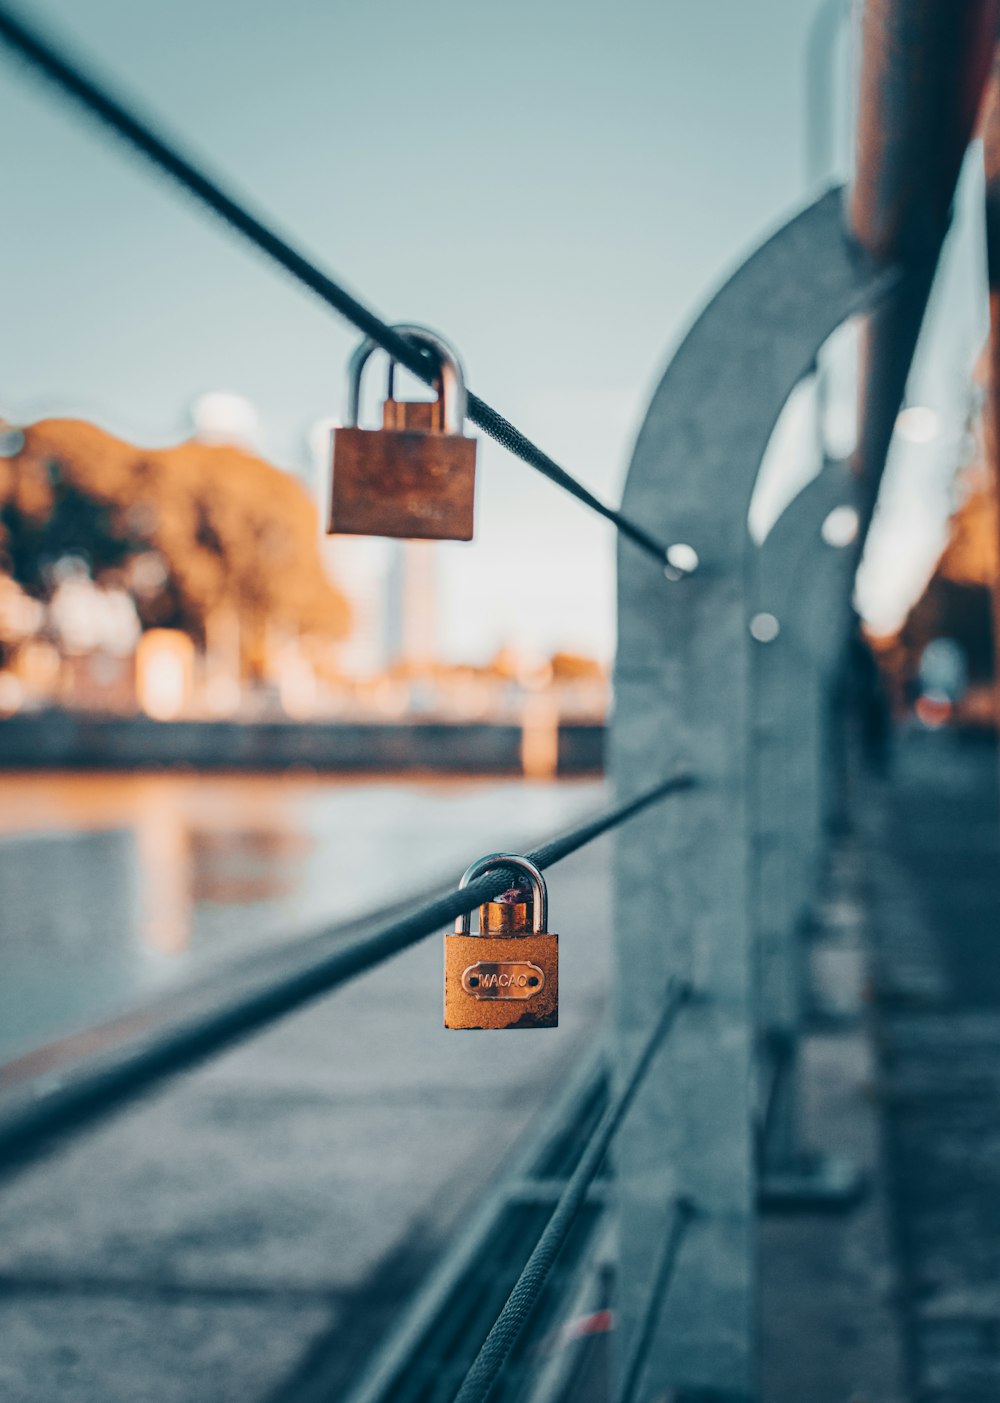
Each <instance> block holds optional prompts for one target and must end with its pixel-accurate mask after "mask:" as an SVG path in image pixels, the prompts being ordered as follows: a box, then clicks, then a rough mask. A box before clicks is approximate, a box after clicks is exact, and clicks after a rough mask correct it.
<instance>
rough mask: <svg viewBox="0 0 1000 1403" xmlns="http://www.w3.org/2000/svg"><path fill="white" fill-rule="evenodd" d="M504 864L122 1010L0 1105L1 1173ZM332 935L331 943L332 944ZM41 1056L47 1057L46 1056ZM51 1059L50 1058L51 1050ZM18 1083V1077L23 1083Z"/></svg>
mask: <svg viewBox="0 0 1000 1403" xmlns="http://www.w3.org/2000/svg"><path fill="white" fill-rule="evenodd" d="M692 784H693V780H692V778H691V776H690V775H688V774H687V773H686V772H678V773H676V774H674V775H671V776H670V777H669V778H667V779H665V780H662V781H661V782H660V783H659V784H656V785H654V786H652V788H650V789H647V790H644V791H643V792H642V793H641V794H638V795H636V796H635V797H634V798H632V799H628V800H626V801H624V802H623V803H619V804H615V805H613V806H611V807H610V808H608V809H605V810H604V811H603V812H602V813H599V814H597V815H595V816H594V817H593V818H591V819H588V820H587V821H586V822H584V823H582V824H579V825H578V826H577V827H575V828H572V829H570V830H569V831H568V832H566V833H564V834H561V835H560V836H559V837H557V838H553V839H552V840H551V841H550V842H548V843H543V844H542V846H541V847H539V848H536V849H535V850H534V851H533V852H531V853H528V854H527V856H528V857H529V858H530V859H531V861H532V862H534V863H535V864H536V866H538V867H541V868H546V867H551V866H552V865H553V864H554V863H556V862H559V861H560V860H561V859H562V858H564V857H568V856H569V854H570V853H573V852H576V851H577V850H578V849H579V848H582V847H584V846H585V845H586V844H587V843H589V842H591V841H592V840H593V839H595V838H597V837H599V836H600V835H601V834H602V833H607V832H609V831H610V830H611V829H613V828H617V827H618V825H619V824H622V823H624V822H626V821H627V820H628V819H630V818H632V817H633V816H634V815H636V814H638V813H640V812H641V811H642V810H643V809H646V808H648V807H649V806H650V805H651V804H654V803H657V802H658V801H659V800H661V799H665V798H667V796H668V795H671V794H675V793H678V792H679V791H682V790H685V789H689V788H690V787H691V785H692ZM510 878H511V874H510V872H509V871H507V870H504V869H502V868H498V869H497V870H496V872H490V873H487V874H486V875H485V876H483V877H479V878H477V879H476V880H475V881H473V882H470V883H469V885H468V886H467V887H462V888H457V889H454V890H451V891H448V892H446V893H445V894H444V895H442V896H439V897H437V898H435V899H433V900H431V901H427V902H424V903H422V904H421V905H419V906H417V907H415V908H414V909H413V910H411V911H409V912H408V913H406V914H405V915H403V916H397V917H394V918H392V919H389V920H387V921H385V922H384V923H383V924H381V925H380V926H379V927H378V929H376V930H375V931H373V932H371V933H370V934H368V935H363V936H361V937H359V938H357V939H355V940H351V941H348V942H346V943H344V941H343V932H342V931H338V929H337V928H336V927H334V928H333V929H332V930H329V931H325V932H321V933H320V934H319V935H313V936H310V937H308V938H307V939H304V940H303V941H302V942H301V948H300V949H299V950H298V951H296V950H291V951H282V952H280V961H276V959H275V958H273V957H272V958H270V959H268V960H267V961H266V962H265V966H266V967H265V968H264V969H263V972H262V973H261V974H260V975H259V976H258V977H257V978H253V977H252V975H253V971H251V972H250V976H249V977H246V978H243V979H242V980H241V984H242V986H243V987H237V988H234V987H233V983H234V981H233V976H232V974H231V973H225V974H223V975H222V976H218V977H214V978H213V979H212V980H211V981H210V982H209V992H210V993H218V997H217V999H216V1000H215V1001H214V1002H213V1003H212V1004H211V1005H210V1006H209V1007H208V1008H207V1009H206V1008H195V1010H194V1012H193V1013H191V1012H188V1013H187V1014H183V1013H182V1015H181V1016H180V1017H178V1016H177V1015H176V1014H174V1015H173V1016H172V1017H171V1016H168V1017H166V1018H164V1017H160V1018H159V1019H156V1018H151V1017H149V1016H148V1015H146V1016H144V1014H143V1013H142V1011H139V1012H137V1013H134V1014H131V1015H129V1016H128V1017H127V1018H126V1019H125V1020H123V1022H124V1025H125V1026H124V1031H123V1034H122V1035H121V1036H119V1037H118V1038H115V1036H114V1033H115V1025H109V1027H108V1028H106V1029H104V1030H102V1029H95V1030H92V1032H91V1033H90V1034H88V1039H87V1040H88V1042H90V1043H91V1045H93V1046H97V1047H102V1046H104V1047H106V1046H107V1045H109V1044H112V1050H111V1051H110V1052H106V1053H105V1054H104V1055H102V1056H98V1057H97V1058H85V1059H81V1061H80V1062H79V1063H78V1064H74V1065H71V1066H70V1067H68V1068H66V1069H65V1070H64V1071H61V1070H59V1071H57V1075H56V1077H55V1079H53V1077H52V1075H51V1073H50V1074H48V1075H45V1076H40V1077H38V1078H37V1079H35V1080H34V1081H28V1084H27V1086H26V1087H25V1088H24V1090H23V1094H20V1095H17V1096H16V1099H14V1100H13V1103H10V1102H9V1103H8V1104H7V1105H5V1106H2V1107H0V1172H3V1171H7V1170H10V1169H13V1168H15V1167H18V1168H19V1167H21V1166H23V1165H24V1164H26V1163H28V1162H29V1161H30V1160H32V1159H34V1158H36V1157H37V1156H38V1155H39V1154H41V1153H43V1152H44V1151H45V1150H47V1149H48V1148H49V1147H51V1146H52V1145H53V1144H54V1143H56V1142H57V1141H58V1140H59V1139H60V1138H61V1137H63V1136H65V1135H67V1134H71V1133H73V1132H74V1131H76V1130H78V1129H80V1128H82V1127H83V1126H85V1125H87V1124H89V1123H91V1122H93V1121H96V1120H98V1119H100V1118H101V1117H102V1116H104V1115H107V1114H109V1113H110V1112H112V1111H113V1110H115V1109H117V1108H119V1107H121V1106H124V1105H125V1104H127V1103H128V1102H130V1101H133V1100H134V1099H136V1097H137V1096H139V1095H140V1094H141V1093H143V1092H145V1091H147V1090H148V1089H149V1088H151V1087H153V1086H155V1085H157V1084H159V1083H161V1082H164V1081H166V1080H168V1079H169V1078H170V1077H173V1076H176V1075H177V1074H178V1073H180V1072H183V1071H186V1070H187V1069H188V1068H190V1067H193V1066H196V1065H197V1064H198V1063H200V1062H203V1061H205V1060H206V1059H207V1058H209V1057H211V1056H215V1055H217V1054H218V1053H220V1052H222V1051H224V1050H225V1049H226V1048H228V1047H231V1046H232V1045H234V1044H235V1043H238V1042H240V1041H242V1040H243V1039H244V1038H247V1037H249V1036H250V1035H252V1034H253V1033H256V1032H259V1031H260V1030H262V1029H263V1028H266V1027H267V1026H268V1025H270V1024H271V1023H273V1022H274V1021H275V1020H277V1019H278V1018H281V1017H282V1016H284V1015H285V1014H288V1013H291V1012H292V1011H293V1010H296V1009H299V1008H302V1007H304V1006H305V1005H306V1004H308V1003H310V1002H312V1001H313V1000H315V999H318V998H320V997H322V996H323V995H325V994H329V993H331V992H332V991H333V990H334V989H337V988H339V987H340V986H341V985H343V984H346V983H347V982H348V981H349V980H351V979H354V978H355V977H357V976H358V975H360V974H363V973H365V972H366V971H367V970H370V969H374V968H375V966H376V965H379V964H381V963H382V962H383V961H385V960H388V959H391V958H392V956H393V955H397V954H399V953H400V952H401V951H403V950H405V949H407V948H408V947H409V946H411V945H415V944H416V943H417V942H418V941H420V940H423V939H424V938H425V937H427V936H429V935H432V934H433V933H434V932H435V931H440V930H441V929H442V928H444V927H446V926H447V925H448V924H449V923H450V922H451V921H454V920H455V918H456V917H457V916H460V915H462V914H464V913H465V912H467V911H472V910H473V909H474V908H475V907H476V906H479V905H481V904H482V903H483V902H485V901H489V900H490V899H491V898H492V897H494V896H496V895H497V894H498V893H499V892H501V891H503V890H504V888H505V887H507V886H509V885H510ZM331 938H332V939H333V940H334V941H335V942H336V943H335V944H334V948H333V949H332V950H331V949H330V948H329V945H330V941H331ZM43 1060H44V1059H43ZM48 1060H50V1061H51V1060H52V1059H48ZM22 1085H23V1083H19V1090H21V1087H22Z"/></svg>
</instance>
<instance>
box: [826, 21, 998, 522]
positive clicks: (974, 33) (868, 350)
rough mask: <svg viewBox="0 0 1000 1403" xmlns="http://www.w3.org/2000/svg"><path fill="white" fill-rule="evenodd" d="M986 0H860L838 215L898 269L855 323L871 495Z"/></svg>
mask: <svg viewBox="0 0 1000 1403" xmlns="http://www.w3.org/2000/svg"><path fill="white" fill-rule="evenodd" d="M998 15H1000V4H998V0H961V3H960V4H944V5H943V4H941V3H940V0H866V4H865V6H864V10H863V19H862V46H861V52H862V61H861V80H860V93H859V111H858V125H857V160H856V169H855V175H854V180H853V182H852V187H851V193H850V199H849V204H848V219H849V223H850V228H851V231H852V233H853V234H854V237H855V238H856V239H857V240H858V242H859V243H860V245H861V246H862V248H864V249H865V250H866V251H867V252H868V253H869V254H871V255H872V257H874V258H875V259H877V260H878V261H880V262H889V261H892V262H895V263H898V264H901V265H903V266H905V267H906V268H907V269H908V270H909V276H908V277H907V278H906V279H905V280H904V282H903V283H902V285H901V287H900V291H899V294H898V296H897V297H895V298H894V299H892V300H891V301H890V302H888V303H887V304H886V305H885V306H884V307H883V308H882V309H881V310H880V311H879V312H878V313H877V314H876V315H874V316H873V317H872V318H871V319H870V321H869V323H868V325H867V327H866V328H865V332H864V348H863V352H862V358H863V372H862V379H861V393H860V402H859V407H858V414H859V421H858V423H859V427H858V448H857V452H856V454H855V471H856V472H857V473H858V476H859V478H860V479H861V481H862V483H863V495H862V510H863V514H864V517H865V520H866V521H867V520H868V519H869V518H870V516H871V512H872V510H873V509H874V505H875V499H876V497H877V496H878V484H879V479H880V478H881V475H882V470H883V468H884V466H885V459H886V454H887V453H888V450H889V443H890V440H891V438H892V430H893V424H894V422H895V418H896V413H897V411H898V409H899V406H900V404H901V403H902V400H903V394H904V391H905V389H906V376H907V373H908V371H909V366H910V362H911V360H912V358H913V352H914V350H915V348H916V343H917V336H918V334H919V331H920V324H921V321H922V319H923V314H924V308H925V307H926V304H927V298H928V296H929V294H930V289H931V282H932V279H933V273H934V266H935V264H936V262H937V257H938V254H939V252H940V248H941V244H942V242H943V240H944V236H945V233H946V232H947V229H948V223H949V220H950V216H951V206H952V200H953V198H954V194H955V186H956V183H957V181H958V176H959V172H960V170H961V166H962V160H963V158H964V155H965V151H966V148H967V147H968V144H969V141H970V139H971V137H972V133H973V130H974V128H975V123H976V115H977V112H978V109H979V104H980V100H981V97H982V93H983V87H984V84H985V81H986V77H987V73H988V71H989V64H990V58H991V55H992V52H993V43H994V37H995V34H996V27H997V18H998Z"/></svg>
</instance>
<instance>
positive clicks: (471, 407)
mask: <svg viewBox="0 0 1000 1403" xmlns="http://www.w3.org/2000/svg"><path fill="white" fill-rule="evenodd" d="M0 42H3V43H4V44H6V45H7V47H8V48H9V49H11V50H12V51H13V52H14V53H16V54H17V55H18V56H19V57H20V58H21V59H23V60H24V61H25V62H26V63H28V64H30V65H31V66H32V67H33V68H34V69H36V70H37V71H38V72H39V73H41V74H42V75H44V76H45V77H46V78H47V79H49V81H50V82H52V83H54V84H55V85H56V87H58V88H59V89H60V90H61V91H62V92H63V93H64V94H65V95H66V96H67V97H70V98H72V100H73V101H74V102H76V103H77V104H78V105H79V106H81V107H82V108H84V109H85V110H86V111H87V112H88V113H89V114H90V115H91V116H92V117H95V118H96V119H97V120H98V121H100V122H102V123H103V124H104V125H105V126H106V127H108V128H109V129H110V130H111V131H113V132H114V133H115V134H116V135H117V136H119V137H121V138H122V139H123V140H125V141H126V142H128V144H129V145H130V146H131V147H132V148H133V150H135V151H137V152H139V154H140V155H142V156H144V157H145V158H146V160H147V161H149V162H150V163H151V164H152V165H154V166H156V167H157V168H158V169H159V170H160V171H162V172H163V173H165V174H167V175H169V176H171V177H172V178H173V179H174V180H175V181H177V183H178V184H179V185H181V186H182V187H183V188H184V189H185V190H186V191H187V192H188V193H189V194H191V195H193V196H194V197H195V199H197V200H199V201H200V202H201V203H202V204H203V205H205V206H206V207H207V208H209V209H210V210H212V211H213V213H215V214H217V215H218V216H219V217H220V218H221V219H223V220H225V221H226V223H227V224H229V225H230V227H231V228H233V229H235V230H236V232H237V233H239V234H241V235H242V236H243V237H244V238H245V239H247V240H248V241H249V242H250V243H252V244H253V245H254V246H255V247H256V248H257V249H258V250H259V251H260V252H262V253H264V254H265V255H266V256H267V257H268V258H270V259H271V260H272V262H274V263H277V264H279V265H280V266H281V267H282V268H284V269H285V271H286V272H287V273H290V274H291V275H292V277H294V278H296V279H297V280H298V281H299V282H300V283H301V284H302V285H303V286H304V287H307V288H309V290H310V291H311V292H314V293H315V294H316V295H317V296H318V297H319V298H320V299H321V300H322V301H323V302H325V303H326V305H327V306H328V307H331V308H332V309H333V310H334V311H336V312H339V313H340V315H341V316H342V317H344V318H345V320H347V321H349V322H350V323H351V324H352V325H353V326H356V327H357V328H358V330H359V331H362V332H364V334H365V335H366V336H370V337H371V339H372V340H373V341H374V342H375V343H376V344H377V345H378V346H380V347H382V349H383V350H385V351H387V352H388V353H389V355H391V356H392V357H393V358H394V359H395V360H397V361H399V362H400V364H402V365H405V366H406V368H407V369H408V370H410V371H412V373H413V374H414V375H416V376H417V377H418V378H419V379H420V380H423V381H424V382H425V383H426V384H432V383H433V381H434V378H435V373H436V367H435V365H434V362H433V361H432V360H431V359H430V357H429V356H427V355H426V354H425V353H424V352H423V351H421V350H420V349H419V347H417V346H416V345H415V344H414V343H413V342H411V341H410V340H408V339H407V338H406V337H405V336H401V335H400V334H399V333H398V332H396V331H394V330H393V328H392V327H391V326H390V325H389V324H388V323H387V322H385V321H384V320H383V319H382V318H381V317H379V316H378V315H377V314H376V313H375V312H373V311H372V310H371V309H370V308H369V307H366V306H365V305H364V303H363V302H360V301H358V299H357V298H356V297H354V296H352V295H351V293H349V292H348V291H347V290H346V288H344V287H342V286H341V284H340V283H338V282H336V281H335V280H334V279H333V278H332V277H330V276H329V275H328V274H327V273H324V272H323V271H322V270H321V269H320V268H318V267H317V266H316V264H315V263H313V262H312V261H311V260H310V259H308V258H307V257H306V256H305V255H304V254H303V253H301V252H300V251H299V250H298V249H296V248H295V247H294V246H293V245H292V244H290V243H289V242H288V241H287V240H286V239H285V238H283V237H282V236H281V235H280V234H279V233H277V232H276V231H275V230H274V229H273V228H271V227H270V226H269V225H267V224H265V223H264V221H263V220H262V219H260V218H259V217H258V216H256V215H254V214H253V213H252V212H251V211H250V210H249V209H248V208H247V206H246V205H245V204H243V203H241V201H239V200H238V199H236V197H235V196H234V195H232V194H230V193H229V192H228V191H227V190H225V189H224V188H223V186H222V185H221V184H220V183H219V182H218V181H217V180H215V179H214V178H213V177H212V176H210V175H208V174H207V172H206V171H205V170H203V169H202V168H200V167H199V166H198V165H197V164H196V163H195V162H194V161H193V160H192V159H191V158H190V157H188V156H186V155H184V154H183V153H182V152H181V150H180V149H179V148H178V147H177V146H176V145H175V144H174V143H173V142H171V141H169V140H167V138H166V137H165V136H163V135H162V134H160V133H158V132H157V131H156V130H155V128H154V126H153V124H152V123H151V122H150V120H149V119H148V118H146V117H140V116H139V115H138V114H137V112H136V111H135V110H134V109H133V108H132V107H131V106H129V105H128V104H127V103H126V102H125V100H124V99H123V98H122V97H120V96H119V95H117V94H115V93H114V92H113V91H112V90H111V89H110V87H109V86H108V85H107V84H105V83H104V82H102V81H100V80H98V79H97V78H96V77H95V75H94V74H92V73H89V72H87V71H86V69H85V66H84V65H82V64H81V63H80V62H79V61H78V60H77V59H76V58H75V57H73V56H71V55H70V53H69V52H68V51H67V49H66V48H65V46H57V45H56V44H54V43H53V42H52V40H51V39H49V38H47V37H46V36H44V35H43V34H42V33H41V32H40V31H39V30H38V29H36V28H34V27H33V26H31V25H29V24H28V23H27V22H26V21H25V20H24V18H23V17H22V16H20V15H18V14H17V13H16V11H15V10H13V9H11V8H10V7H9V6H7V5H2V4H0ZM468 415H469V418H470V419H471V420H472V422H473V423H474V424H476V425H478V427H479V428H481V429H482V430H483V431H484V432H485V433H487V434H489V435H490V437H491V438H493V439H495V440H496V441H497V443H499V444H500V445H501V446H502V447H504V448H506V449H508V450H509V452H511V453H513V454H514V455H515V456H516V457H518V458H520V459H521V461H522V462H524V463H527V464H528V465H529V466H530V467H532V468H535V469H536V470H537V471H538V472H540V473H542V475H543V476H544V477H547V478H548V479H549V481H550V482H554V483H555V484H556V485H557V486H558V487H561V488H563V490H564V491H566V492H569V493H570V494H571V496H573V497H575V498H576V499H577V501H579V502H582V503H583V504H584V505H585V506H587V507H590V509H591V510H592V511H595V512H597V513H598V514H599V515H600V516H603V517H604V518H605V519H606V520H608V521H610V522H612V523H613V524H614V525H615V526H616V527H617V528H618V530H619V531H620V532H621V534H622V535H623V536H625V537H627V538H628V539H629V540H630V541H632V542H633V543H634V544H635V545H636V546H638V547H639V548H640V549H641V550H643V551H645V552H646V553H647V554H648V555H651V556H652V557H653V558H654V559H655V560H656V561H658V563H659V564H660V565H661V567H665V566H666V561H667V546H666V545H665V544H664V543H662V542H661V541H658V540H657V539H656V537H655V536H653V535H651V534H650V532H648V531H647V530H646V529H645V528H644V527H642V526H640V525H639V524H638V523H637V522H635V521H632V520H631V519H630V518H629V517H627V516H624V515H623V514H622V513H621V512H620V511H618V510H617V509H616V508H615V507H611V506H608V504H607V503H606V502H602V501H601V500H600V498H599V497H596V496H595V495H594V494H593V492H591V491H590V490H589V488H587V487H585V486H584V485H583V483H582V482H579V481H578V480H577V479H576V478H575V477H573V476H572V475H571V474H570V473H568V472H567V471H566V470H565V468H562V467H560V466H559V464H558V463H557V462H556V461H555V460H554V459H553V458H550V457H549V455H548V454H547V453H544V452H543V451H542V449H540V448H539V447H538V446H537V444H535V443H533V442H532V441H531V439H529V438H528V437H527V436H526V435H525V434H523V433H521V431H520V429H518V428H516V427H515V426H514V425H513V424H512V423H511V422H510V421H509V420H508V419H505V418H504V416H503V415H502V414H500V413H499V412H498V411H497V410H495V409H493V408H491V406H490V405H488V404H487V403H486V402H485V401H484V400H482V399H480V398H479V396H478V395H474V394H471V393H470V395H469V404H468Z"/></svg>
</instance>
